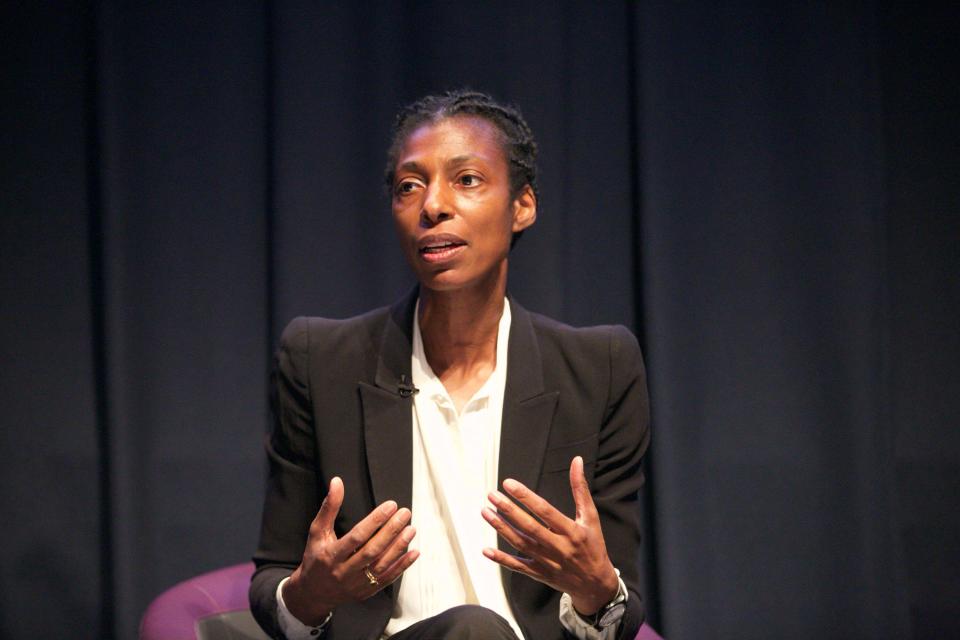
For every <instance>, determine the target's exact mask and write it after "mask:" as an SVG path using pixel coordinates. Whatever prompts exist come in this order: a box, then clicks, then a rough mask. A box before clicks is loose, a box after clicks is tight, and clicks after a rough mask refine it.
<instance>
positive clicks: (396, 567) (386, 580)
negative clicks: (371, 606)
mask: <svg viewBox="0 0 960 640" xmlns="http://www.w3.org/2000/svg"><path fill="white" fill-rule="evenodd" d="M419 557H420V552H419V551H418V550H416V549H410V550H409V551H407V552H406V553H404V554H403V555H402V556H400V557H399V558H397V560H396V561H395V562H394V563H393V564H392V565H390V567H389V568H388V569H387V570H386V571H384V572H383V573H382V574H380V575H377V582H379V583H380V584H378V585H377V591H379V590H380V589H383V588H384V587H386V586H388V585H391V584H393V583H394V582H396V581H397V578H399V577H400V576H401V575H403V572H404V571H406V570H407V569H409V568H410V565H412V564H413V563H414V562H416V561H417V558H419Z"/></svg>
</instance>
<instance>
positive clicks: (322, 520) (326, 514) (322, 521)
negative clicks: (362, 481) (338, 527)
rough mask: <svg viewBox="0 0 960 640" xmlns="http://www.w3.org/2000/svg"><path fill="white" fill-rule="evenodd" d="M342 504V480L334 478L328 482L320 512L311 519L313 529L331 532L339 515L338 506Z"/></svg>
mask: <svg viewBox="0 0 960 640" xmlns="http://www.w3.org/2000/svg"><path fill="white" fill-rule="evenodd" d="M342 504H343V480H341V479H340V478H339V477H338V476H334V477H333V478H332V479H331V480H330V485H329V487H328V489H327V497H326V498H324V499H323V504H321V505H320V510H319V511H317V517H316V518H314V519H313V526H311V527H310V528H311V529H313V528H314V527H316V528H317V529H319V531H321V532H326V531H333V523H334V522H335V521H336V519H337V514H338V513H340V506H341V505H342Z"/></svg>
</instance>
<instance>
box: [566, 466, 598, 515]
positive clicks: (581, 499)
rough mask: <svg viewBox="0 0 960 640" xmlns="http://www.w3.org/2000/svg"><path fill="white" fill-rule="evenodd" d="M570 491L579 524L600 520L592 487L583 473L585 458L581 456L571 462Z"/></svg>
mask: <svg viewBox="0 0 960 640" xmlns="http://www.w3.org/2000/svg"><path fill="white" fill-rule="evenodd" d="M570 491H571V492H572V493H573V504H574V505H575V506H576V508H577V522H593V521H595V520H597V519H599V515H598V514H597V506H596V505H595V504H594V503H593V494H591V493H590V485H588V484H587V476H586V474H584V472H583V458H581V457H580V456H575V457H574V458H573V460H571V461H570Z"/></svg>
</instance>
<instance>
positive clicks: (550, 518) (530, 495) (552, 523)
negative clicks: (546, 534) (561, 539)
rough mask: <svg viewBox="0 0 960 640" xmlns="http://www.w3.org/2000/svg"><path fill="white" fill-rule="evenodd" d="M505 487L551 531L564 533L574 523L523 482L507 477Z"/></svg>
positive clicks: (504, 482)
mask: <svg viewBox="0 0 960 640" xmlns="http://www.w3.org/2000/svg"><path fill="white" fill-rule="evenodd" d="M503 489H504V491H506V492H507V493H508V494H509V495H510V496H511V497H512V498H514V499H515V500H517V501H518V502H520V503H521V504H523V505H524V506H525V507H527V508H528V509H530V511H531V512H532V513H533V514H534V515H536V516H537V517H538V518H540V520H541V521H542V522H543V523H544V524H546V525H547V527H548V528H549V529H550V530H551V531H556V532H557V533H563V532H566V531H567V530H568V529H569V528H570V526H571V525H572V524H573V521H572V520H570V518H568V517H566V516H565V515H563V513H561V512H560V510H558V509H557V508H556V507H554V506H553V505H552V504H550V503H549V502H548V501H546V500H544V499H543V498H541V497H540V496H539V495H537V494H536V493H535V492H534V491H531V490H530V489H528V488H527V487H526V486H524V484H523V483H521V482H518V481H516V480H514V479H513V478H507V479H506V480H504V481H503Z"/></svg>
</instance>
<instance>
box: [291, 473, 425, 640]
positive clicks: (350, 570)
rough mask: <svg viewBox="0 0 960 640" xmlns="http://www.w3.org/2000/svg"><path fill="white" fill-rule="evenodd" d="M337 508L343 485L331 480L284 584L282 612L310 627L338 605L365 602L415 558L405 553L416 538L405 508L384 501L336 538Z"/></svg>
mask: <svg viewBox="0 0 960 640" xmlns="http://www.w3.org/2000/svg"><path fill="white" fill-rule="evenodd" d="M342 504H343V481H342V480H341V479H340V478H333V479H332V480H330V486H329V489H328V491H327V497H326V498H324V500H323V504H321V505H320V510H319V511H318V512H317V516H316V517H315V518H314V519H313V522H312V523H311V524H310V534H309V537H308V538H307V546H306V548H305V549H304V551H303V560H302V561H301V562H300V566H299V567H297V568H296V570H294V572H293V574H292V575H291V576H290V579H289V580H287V582H286V583H285V584H284V585H283V602H284V604H285V605H286V607H287V610H288V611H290V613H292V614H293V615H294V617H296V618H297V619H298V620H300V622H302V623H304V624H306V625H309V626H314V625H318V624H321V623H322V622H323V621H324V620H325V619H326V617H327V615H328V614H329V613H330V612H331V611H333V610H334V609H335V608H336V607H338V606H339V605H341V604H345V603H347V602H358V601H360V600H366V599H367V598H369V597H370V596H372V595H373V594H375V593H377V592H378V591H380V590H381V589H383V588H384V587H386V586H387V585H389V584H390V583H392V582H393V581H394V580H396V579H397V578H399V577H400V574H402V573H403V572H404V571H406V569H407V567H409V566H410V565H411V564H413V562H414V561H415V560H416V559H417V557H418V556H419V551H417V550H415V549H414V550H408V549H407V547H408V546H409V545H410V541H411V540H413V537H414V535H416V531H415V529H414V528H413V527H412V526H410V525H409V523H410V517H411V514H410V510H409V509H406V508H403V509H397V503H396V502H394V501H393V500H387V501H386V502H384V503H383V504H381V505H380V506H378V507H377V508H376V509H374V510H373V511H371V512H370V513H369V514H368V515H367V516H366V517H365V518H364V519H363V520H361V521H360V522H358V523H357V525H356V526H355V527H353V528H352V529H351V530H350V531H349V532H347V534H346V535H344V536H343V537H342V538H337V535H336V533H335V532H334V529H333V524H334V521H335V520H336V518H337V514H338V513H339V512H340V506H341V505H342ZM367 571H369V573H370V574H372V575H373V576H374V578H376V582H374V581H373V580H371V579H370V578H369V577H368V576H367Z"/></svg>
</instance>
